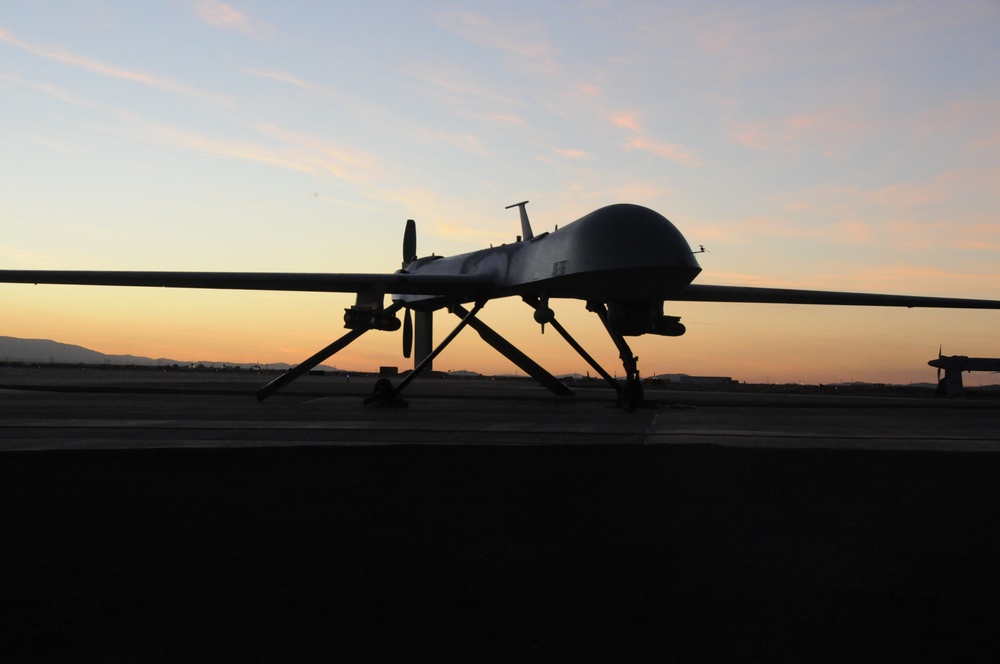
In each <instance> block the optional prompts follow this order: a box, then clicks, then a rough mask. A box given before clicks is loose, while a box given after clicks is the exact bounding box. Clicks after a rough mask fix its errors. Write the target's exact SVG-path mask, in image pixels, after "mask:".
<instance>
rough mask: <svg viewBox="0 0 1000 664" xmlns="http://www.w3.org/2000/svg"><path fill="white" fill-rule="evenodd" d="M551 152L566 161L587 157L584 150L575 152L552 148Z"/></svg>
mask: <svg viewBox="0 0 1000 664" xmlns="http://www.w3.org/2000/svg"><path fill="white" fill-rule="evenodd" d="M552 150H553V152H555V153H556V154H557V155H559V156H561V157H566V158H568V159H586V158H587V156H588V155H587V152H586V151H585V150H576V149H573V148H553V149H552Z"/></svg>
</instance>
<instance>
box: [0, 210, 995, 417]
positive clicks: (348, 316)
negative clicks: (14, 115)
mask: <svg viewBox="0 0 1000 664" xmlns="http://www.w3.org/2000/svg"><path fill="white" fill-rule="evenodd" d="M526 205H527V201H523V202H521V203H516V204H514V205H510V206H508V208H514V207H516V208H518V210H519V212H520V217H521V235H520V236H518V237H517V241H516V242H513V243H511V244H504V245H501V246H497V247H490V248H488V249H481V250H479V251H474V252H471V253H467V254H461V255H458V256H451V257H447V258H446V257H443V256H436V255H431V256H424V257H422V258H421V257H418V256H417V233H416V224H415V223H414V222H413V220H412V219H411V220H408V221H407V222H406V228H405V231H404V233H403V264H402V269H400V270H397V271H396V272H393V273H374V274H337V273H314V274H305V273H294V272H282V273H262V272H115V271H103V270H102V271H65V270H0V282H12V283H13V282H16V283H35V284H42V283H46V284H87V285H107V286H149V287H173V288H218V289H248V290H278V291H320V292H342V293H343V292H349V293H356V294H357V299H356V302H355V304H354V306H352V307H350V308H348V309H346V310H345V313H344V325H345V327H347V328H348V329H349V330H350V331H349V332H348V333H347V334H345V335H344V336H343V337H341V338H340V339H337V340H336V341H334V342H333V343H331V344H330V345H329V346H327V347H326V348H324V349H322V350H321V351H319V352H318V353H316V354H315V355H313V356H312V357H310V358H308V359H307V360H305V361H304V362H302V363H301V364H299V365H298V366H296V367H294V368H292V369H289V370H288V371H287V372H286V373H284V374H282V375H281V376H279V377H278V378H276V379H274V380H273V381H271V382H270V383H268V384H267V385H265V386H264V387H263V388H261V389H260V390H259V391H258V393H257V398H258V399H264V398H266V397H267V396H268V395H270V394H271V393H273V392H274V391H275V390H277V389H279V388H280V387H282V386H284V385H287V384H288V383H289V382H291V381H292V380H295V379H296V378H298V377H299V376H302V375H303V374H305V373H307V372H308V371H309V370H310V369H312V368H313V367H315V366H316V365H318V364H319V363H320V362H323V361H324V360H326V359H327V358H329V357H330V356H332V355H333V354H334V353H336V352H338V351H340V350H342V349H343V348H344V347H346V346H347V345H348V344H350V343H351V342H353V341H354V340H355V339H357V338H358V337H360V336H361V335H362V334H364V333H365V332H367V331H369V330H386V331H395V330H398V329H400V327H402V329H403V355H404V356H405V357H410V354H411V350H412V349H413V348H414V346H415V348H416V357H415V360H414V365H415V366H414V370H413V371H412V372H410V374H409V375H407V376H406V377H405V378H404V379H403V380H402V381H401V382H400V383H399V384H398V385H397V386H395V387H393V386H392V384H391V383H390V382H389V380H388V379H386V378H383V379H380V380H379V381H378V382H377V383H376V385H375V394H374V397H373V399H372V400H373V401H374V402H376V403H393V402H394V401H395V400H396V398H397V397H398V395H399V394H400V392H401V391H402V390H403V388H404V387H405V386H406V385H407V384H408V383H409V382H410V381H411V380H412V379H413V378H414V377H415V376H417V375H418V374H419V373H420V372H421V371H423V370H425V369H428V368H430V366H431V363H432V361H433V359H434V358H435V357H436V356H437V355H438V354H439V353H440V352H441V351H442V350H443V349H444V348H445V347H446V346H447V345H448V344H449V343H451V341H452V340H453V339H454V338H455V336H456V335H457V334H458V333H459V332H460V331H461V330H462V329H463V328H464V327H465V326H466V325H468V326H470V327H472V328H473V329H474V330H476V332H478V333H479V335H480V336H481V337H482V338H483V339H484V340H485V341H486V343H488V344H489V345H490V346H492V347H493V348H495V349H496V350H497V351H499V352H500V353H501V354H503V355H504V356H505V357H507V358H508V359H509V360H511V361H512V362H513V363H514V364H515V365H517V366H518V367H520V368H521V369H522V370H524V371H525V373H527V374H529V375H531V376H532V377H534V378H535V379H536V380H538V381H539V382H540V383H541V384H542V385H544V386H545V387H547V388H548V389H549V390H551V391H552V392H554V393H555V394H559V395H572V394H573V392H572V390H570V388H568V387H567V386H566V385H565V384H564V383H563V382H562V381H560V380H558V379H557V378H555V377H554V376H553V375H552V374H550V373H549V372H548V371H546V370H545V369H543V368H542V367H541V366H540V365H538V364H537V363H536V362H534V361H533V360H531V359H530V358H529V357H527V356H526V355H525V354H524V353H522V352H521V351H520V350H518V349H517V348H516V347H515V346H514V345H513V344H511V343H510V342H508V341H507V340H506V339H504V338H503V337H501V336H500V335H499V334H498V333H497V332H495V331H494V330H493V329H492V328H490V327H488V326H487V325H486V324H485V323H483V322H482V321H481V320H479V318H477V314H478V313H479V311H480V310H481V309H482V308H483V306H485V305H486V303H487V302H489V301H490V300H492V299H495V298H503V297H520V298H521V299H522V300H524V302H526V303H527V304H528V306H530V307H531V308H532V309H534V319H535V321H536V322H537V323H539V324H540V325H541V326H542V330H543V331H544V329H545V325H551V326H552V327H553V328H554V329H555V330H556V331H557V332H558V333H559V334H560V335H562V337H563V338H564V339H565V340H566V341H567V342H568V343H569V344H570V346H572V347H573V348H574V350H576V351H577V352H578V353H579V354H580V355H581V357H583V358H584V359H585V360H586V361H587V362H588V363H589V364H590V366H592V367H593V368H594V369H595V370H596V371H597V372H598V373H599V374H600V375H601V376H602V377H603V378H604V379H605V380H606V381H607V382H608V384H609V385H611V387H612V388H613V389H615V390H616V392H617V394H618V401H619V403H620V404H621V406H622V407H624V408H625V409H626V410H629V411H631V410H634V409H635V408H636V407H637V406H639V405H640V404H641V403H642V400H643V393H642V383H641V381H640V379H639V368H638V358H636V357H635V356H634V355H633V354H632V350H631V349H630V348H629V346H628V343H627V342H626V341H625V337H628V336H640V335H643V334H657V335H662V336H668V337H676V336H680V335H682V334H684V332H685V328H684V325H682V324H681V322H680V317H679V316H670V315H664V313H663V305H664V302H665V301H686V302H762V303H787V304H823V305H861V306H895V307H947V308H963V309H1000V301H997V300H972V299H959V298H943V297H919V296H910V295H879V294H870V293H845V292H836V291H815V290H798V289H789V288H752V287H744V286H711V285H696V284H693V283H692V282H693V281H694V279H695V278H696V277H697V276H698V275H699V273H700V272H701V267H700V266H699V265H698V261H697V260H696V258H695V254H696V253H701V252H700V251H699V252H693V251H692V250H691V247H690V246H689V245H688V242H687V240H686V239H685V238H684V236H683V235H681V233H680V231H679V230H677V228H676V227H675V226H674V225H673V224H672V223H670V221H668V220H667V219H666V218H665V217H663V216H662V215H660V214H659V213H657V212H654V211H653V210H650V209H648V208H645V207H641V206H638V205H629V204H618V205H610V206H608V207H603V208H601V209H599V210H596V211H594V212H591V213H590V214H588V215H586V216H584V217H581V218H580V219H577V220H576V221H574V222H572V223H569V224H566V225H564V226H563V227H562V228H559V227H556V228H557V230H555V231H553V232H551V233H549V232H546V233H541V234H539V235H535V234H534V233H533V232H532V229H531V224H530V223H529V221H528V214H527V211H526V209H525V206H526ZM387 294H388V295H391V300H392V304H391V305H389V306H388V307H386V306H384V300H385V296H386V295H387ZM558 298H570V299H577V300H583V301H584V302H586V303H587V309H588V310H590V311H592V312H594V313H595V314H596V315H597V316H598V318H600V320H601V323H602V324H603V325H604V327H605V329H606V330H607V332H608V334H609V335H610V336H611V339H612V341H613V342H614V344H615V346H616V347H617V348H618V351H619V354H620V357H621V360H622V366H623V367H624V369H625V381H624V385H622V384H620V383H619V381H617V380H615V378H613V377H612V376H611V375H610V374H609V373H608V372H607V371H606V370H605V369H604V368H602V367H601V366H600V365H599V364H598V363H597V362H596V361H595V360H594V359H593V358H592V357H591V356H590V355H589V354H588V353H587V352H586V351H585V350H584V349H583V348H582V347H581V346H580V345H579V344H578V343H577V342H576V340H574V339H573V337H571V336H570V334H569V333H568V332H567V331H566V330H565V328H563V326H562V325H560V324H559V322H558V321H557V320H556V317H555V312H554V311H553V310H552V308H551V307H550V303H551V301H552V300H553V299H558ZM468 303H472V304H473V306H472V308H471V310H467V309H466V308H465V307H464V306H463V305H465V304H468ZM439 309H445V310H447V311H449V312H451V313H453V314H455V315H456V316H458V317H459V318H460V319H461V321H460V322H459V323H458V325H457V326H456V327H455V328H454V330H452V331H451V333H450V334H448V336H447V337H445V339H444V340H443V341H441V342H440V343H439V344H438V345H437V346H436V347H435V346H433V342H432V320H433V318H432V312H434V311H437V310H439ZM400 310H403V312H404V319H403V322H402V323H400V321H399V319H398V318H397V317H396V313H397V312H399V311H400ZM411 311H413V312H415V314H416V315H415V319H416V322H415V324H414V322H413V319H412V318H411V313H410V312H411Z"/></svg>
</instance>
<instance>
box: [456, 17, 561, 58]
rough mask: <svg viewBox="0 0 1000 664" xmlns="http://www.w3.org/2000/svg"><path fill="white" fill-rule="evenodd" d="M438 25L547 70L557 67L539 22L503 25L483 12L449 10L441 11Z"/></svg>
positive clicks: (474, 42)
mask: <svg viewBox="0 0 1000 664" xmlns="http://www.w3.org/2000/svg"><path fill="white" fill-rule="evenodd" d="M436 22H437V24H438V26H440V27H441V28H443V29H445V30H447V31H449V32H452V33H454V34H457V35H459V36H460V37H462V38H463V39H466V40H467V41H470V42H472V43H473V44H477V45H479V46H485V47H486V48H490V49H493V50H496V51H500V52H502V53H506V54H508V55H510V56H514V57H516V58H518V59H520V60H527V61H530V62H531V63H532V65H533V66H535V67H540V68H542V69H543V70H545V71H552V70H554V69H555V63H554V61H553V59H552V56H551V49H550V47H549V45H548V44H547V42H546V41H545V39H544V38H543V37H542V35H541V34H540V33H541V29H540V27H539V26H538V25H535V24H531V23H524V22H519V23H517V24H516V25H515V24H510V25H503V24H500V23H499V22H497V21H496V20H493V19H488V18H486V17H485V16H483V15H481V14H476V13H473V12H468V11H449V12H444V13H442V14H439V15H438V17H437V21H436Z"/></svg>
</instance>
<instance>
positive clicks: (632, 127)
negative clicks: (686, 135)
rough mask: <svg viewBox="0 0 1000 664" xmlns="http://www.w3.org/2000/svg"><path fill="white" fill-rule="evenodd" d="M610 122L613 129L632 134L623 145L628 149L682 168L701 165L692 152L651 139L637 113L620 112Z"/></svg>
mask: <svg viewBox="0 0 1000 664" xmlns="http://www.w3.org/2000/svg"><path fill="white" fill-rule="evenodd" d="M610 121H611V124H612V125H614V126H615V127H619V128H621V129H625V130H626V131H628V132H629V133H631V134H632V135H631V136H629V137H627V138H626V140H625V145H626V147H627V148H629V149H633V150H641V151H643V152H648V153H649V154H652V155H655V156H657V157H662V158H663V159H668V160H670V161H672V162H675V163H678V164H681V165H683V166H694V167H697V166H701V165H702V164H701V160H700V159H698V157H697V156H696V155H695V154H694V151H693V150H691V149H690V148H688V147H686V146H683V145H680V144H679V143H668V142H664V141H658V140H655V139H653V138H652V137H651V136H650V135H649V134H648V132H646V131H645V130H644V129H643V127H642V123H641V122H640V121H639V115H638V113H635V112H632V111H622V112H620V113H616V114H615V115H613V116H611V118H610Z"/></svg>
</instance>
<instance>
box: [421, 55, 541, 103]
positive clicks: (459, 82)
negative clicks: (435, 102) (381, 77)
mask: <svg viewBox="0 0 1000 664" xmlns="http://www.w3.org/2000/svg"><path fill="white" fill-rule="evenodd" d="M407 73H408V74H409V75H410V76H412V77H413V78H415V79H417V80H419V81H421V82H423V83H425V84H427V85H431V86H433V87H434V88H436V94H440V93H451V94H454V95H458V96H460V97H474V98H477V99H480V100H483V101H487V102H490V103H491V104H498V103H499V104H503V105H505V106H519V105H521V104H522V103H523V102H520V101H518V100H517V99H514V98H513V97H508V96H505V95H501V94H498V93H497V92H496V91H495V90H493V89H490V88H487V87H485V86H484V85H483V84H482V83H481V82H479V81H477V80H476V79H475V77H473V76H472V75H470V74H466V73H464V72H462V71H460V70H457V69H456V68H454V67H452V68H445V67H434V66H431V65H428V64H414V65H411V66H410V67H408V68H407Z"/></svg>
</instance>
